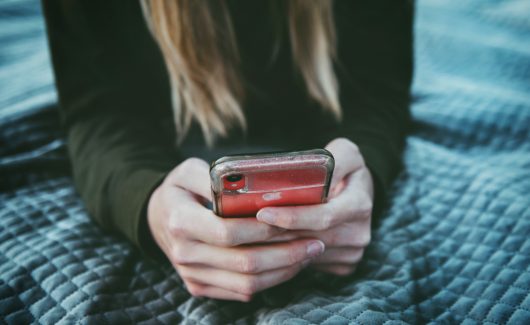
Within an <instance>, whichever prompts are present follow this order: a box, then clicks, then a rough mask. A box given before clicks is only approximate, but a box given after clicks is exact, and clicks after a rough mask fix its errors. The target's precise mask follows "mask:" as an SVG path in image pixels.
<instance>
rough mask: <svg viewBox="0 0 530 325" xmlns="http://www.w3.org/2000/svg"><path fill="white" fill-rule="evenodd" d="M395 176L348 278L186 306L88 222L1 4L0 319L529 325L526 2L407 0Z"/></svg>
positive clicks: (318, 278) (45, 70)
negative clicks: (406, 61)
mask: <svg viewBox="0 0 530 325" xmlns="http://www.w3.org/2000/svg"><path fill="white" fill-rule="evenodd" d="M415 30H416V37H415V47H416V49H415V56H416V57H415V61H416V71H415V80H414V86H413V96H414V102H413V105H412V112H413V117H414V123H415V127H414V131H413V133H412V134H411V135H410V136H409V137H408V141H407V148H406V151H405V153H404V158H403V159H404V169H403V171H402V172H401V174H400V176H399V178H398V180H397V181H396V183H395V186H394V188H393V191H392V193H391V199H390V203H389V206H388V209H387V211H386V212H385V213H384V215H383V216H382V217H381V218H379V219H378V220H376V221H375V222H374V230H373V242H372V244H371V245H370V247H369V249H368V251H367V253H366V256H365V259H364V261H363V262H362V264H361V265H360V266H359V269H358V271H357V273H355V274H354V275H352V276H350V277H346V278H334V277H331V276H327V275H323V274H316V273H314V272H310V271H306V272H304V273H302V274H301V275H299V276H298V277H297V278H295V279H294V280H292V281H290V282H288V283H285V284H283V285H281V286H280V287H277V288H273V289H271V290H268V291H266V292H264V293H263V294H260V295H258V296H257V297H256V299H255V300H254V301H252V302H251V303H246V304H244V303H236V302H224V301H218V300H211V299H202V298H193V297H191V296H190V295H189V294H188V293H187V292H186V290H185V289H184V288H183V285H182V281H181V280H180V279H179V277H178V276H177V275H176V274H175V272H174V271H173V270H172V269H171V267H170V266H169V265H168V264H163V263H162V264H160V263H159V262H154V261H150V260H148V259H146V258H143V257H142V256H141V255H140V254H139V253H138V251H137V250H136V249H135V248H134V247H132V246H131V245H130V244H129V243H128V242H126V241H125V240H123V239H122V238H120V237H119V236H116V235H113V234H109V233H105V232H103V231H102V230H100V229H99V228H98V227H97V226H96V225H95V224H94V223H93V222H92V221H91V219H90V218H89V216H88V215H87V213H86V211H85V209H84V207H83V203H82V202H81V201H80V199H79V197H78V195H77V194H76V191H75V189H74V186H73V183H72V179H71V177H70V174H69V164H68V160H67V157H66V149H65V141H64V138H63V135H62V132H61V130H60V127H59V119H58V115H57V110H56V102H57V97H56V93H55V89H54V86H53V77H52V73H51V68H50V63H49V56H48V53H47V48H46V40H45V35H44V26H43V21H42V17H41V12H40V7H39V3H38V2H37V1H35V0H2V1H0V323H8V324H22V323H43V324H52V323H53V324H55V323H57V324H70V323H96V324H105V323H163V324H174V323H177V322H183V323H188V324H196V323H242V324H244V323H288V324H307V323H323V324H343V323H361V324H369V323H370V324H371V323H377V324H381V323H391V324H394V323H395V324H398V323H428V322H434V323H456V322H458V323H460V322H463V323H466V324H475V323H490V324H504V323H512V324H525V323H526V324H530V295H529V293H530V1H528V0H504V1H494V0H459V1H449V0H419V1H418V2H417V3H416V27H415Z"/></svg>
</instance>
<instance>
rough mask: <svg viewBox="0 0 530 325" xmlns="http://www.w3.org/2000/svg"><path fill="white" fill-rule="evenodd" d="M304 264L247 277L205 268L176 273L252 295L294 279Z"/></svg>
mask: <svg viewBox="0 0 530 325" xmlns="http://www.w3.org/2000/svg"><path fill="white" fill-rule="evenodd" d="M305 265H307V264H306V263H304V264H302V263H300V264H297V265H294V266H290V267H286V268H283V269H277V270H272V271H267V272H263V273H260V274H255V275H249V274H242V273H237V272H231V271H226V270H219V269H215V268H210V267H206V266H195V265H194V266H179V267H178V272H179V274H180V276H181V277H182V278H183V279H185V280H186V281H193V282H200V283H204V284H207V285H210V286H214V287H218V288H222V289H225V290H229V291H233V292H237V293H240V294H243V295H253V294H255V293H257V292H259V291H262V290H265V289H267V288H270V287H273V286H275V285H277V284H280V283H282V282H285V281H287V280H289V279H291V278H292V277H294V276H295V275H296V274H297V273H298V272H299V271H300V270H301V269H302V267H304V266H305Z"/></svg>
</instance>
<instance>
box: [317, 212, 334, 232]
mask: <svg viewBox="0 0 530 325" xmlns="http://www.w3.org/2000/svg"><path fill="white" fill-rule="evenodd" d="M334 219H335V209H333V208H331V207H329V208H328V209H327V211H326V213H324V215H323V216H322V218H320V222H319V223H317V226H316V229H315V230H325V229H329V228H331V226H332V225H333V220H334Z"/></svg>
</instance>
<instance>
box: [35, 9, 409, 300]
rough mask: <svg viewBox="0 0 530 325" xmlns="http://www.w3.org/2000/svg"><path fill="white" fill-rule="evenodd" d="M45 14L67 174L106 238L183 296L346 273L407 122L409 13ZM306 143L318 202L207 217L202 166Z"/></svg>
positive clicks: (228, 295) (392, 169) (246, 292)
mask: <svg viewBox="0 0 530 325" xmlns="http://www.w3.org/2000/svg"><path fill="white" fill-rule="evenodd" d="M44 8H45V14H46V20H47V25H48V34H49V42H50V47H51V53H52V58H53V63H54V69H55V74H56V82H57V88H58V91H59V98H60V104H61V115H62V118H63V121H64V125H65V126H66V129H67V136H68V144H69V153H70V156H71V160H72V164H73V171H74V179H75V182H76V186H77V188H78V190H79V192H80V194H81V196H82V198H83V199H84V202H85V203H86V206H87V209H88V211H89V213H90V215H91V216H93V217H94V219H95V220H96V221H97V222H98V223H99V224H100V225H101V226H102V227H103V228H106V229H111V230H117V231H119V232H121V233H122V234H124V235H125V236H127V237H128V238H129V239H130V240H131V241H132V242H134V243H136V244H137V245H138V246H139V247H140V248H141V249H142V250H143V251H144V252H146V253H148V254H157V253H159V252H163V254H165V256H166V257H167V258H168V259H169V261H170V262H171V263H172V264H173V265H174V267H175V269H176V271H177V272H178V273H179V275H180V276H181V277H182V279H183V280H184V282H185V284H186V286H187V289H188V290H189V291H190V293H191V294H193V295H197V296H207V297H213V298H221V299H231V300H242V301H248V300H249V299H251V297H252V295H253V294H255V293H256V292H259V291H261V290H263V289H266V288H268V287H271V286H274V285H276V284H279V283H281V282H283V281H286V280H288V279H290V278H292V277H293V276H294V275H295V274H296V273H297V272H299V271H300V270H301V269H302V268H304V267H307V266H310V267H312V268H314V269H316V270H320V271H324V272H330V273H334V274H338V275H346V274H350V273H351V272H353V271H354V269H355V266H356V264H357V263H358V262H359V261H360V259H361V257H362V255H363V251H364V248H365V247H366V246H367V245H368V243H369V241H370V223H371V218H372V210H373V211H375V213H377V211H378V210H379V209H380V207H381V206H382V201H383V200H384V197H385V192H386V190H387V189H388V186H389V183H390V182H391V180H392V178H393V177H394V175H395V174H396V171H397V170H398V167H399V162H400V152H401V149H402V146H403V139H404V136H405V134H406V129H407V125H408V123H409V111H408V102H409V87H410V81H411V71H412V54H411V53H412V51H411V48H412V40H411V39H412V37H411V29H412V5H411V3H410V2H409V1H408V0H377V1H374V0H366V1H365V0H355V1H354V0H352V1H346V0H343V1H340V0H337V1H331V0H320V1H316V0H315V1H310V0H288V1H281V0H276V1H274V0H271V1H236V0H225V1H223V0H219V1H214V0H211V1H206V0H166V1H163V0H142V1H141V2H136V1H108V0H85V1H82V0H76V1H72V0H63V1H56V0H49V1H44ZM318 147H325V148H326V149H328V150H329V151H331V153H332V154H333V155H334V157H335V160H336V167H335V170H334V174H333V179H332V183H331V198H330V200H329V201H328V202H327V203H325V204H321V205H314V206H298V207H276V208H264V209H262V210H261V211H259V212H258V214H257V218H240V219H236V218H232V219H224V218H219V217H217V216H215V215H214V214H213V213H212V211H211V210H209V209H207V208H206V207H205V206H204V204H203V203H204V201H205V200H211V197H210V184H209V176H208V170H209V166H208V163H207V161H209V160H211V159H215V158H218V157H221V156H223V155H226V154H229V153H236V152H237V153H241V152H254V151H257V152H263V151H271V150H302V149H311V148H318ZM374 193H375V194H374ZM374 195H375V196H374ZM374 200H375V201H374ZM373 203H375V205H374V204H373ZM372 206H374V209H372ZM258 244H259V245H258Z"/></svg>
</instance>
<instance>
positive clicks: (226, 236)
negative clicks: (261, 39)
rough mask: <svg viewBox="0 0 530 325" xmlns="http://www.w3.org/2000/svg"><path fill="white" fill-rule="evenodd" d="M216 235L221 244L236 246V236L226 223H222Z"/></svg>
mask: <svg viewBox="0 0 530 325" xmlns="http://www.w3.org/2000/svg"><path fill="white" fill-rule="evenodd" d="M215 237H216V241H217V243H219V245H221V246H234V245H235V244H236V243H235V236H234V234H233V232H232V231H231V229H230V228H229V227H228V226H227V225H226V224H224V223H221V224H220V225H219V226H218V227H217V229H216V231H215Z"/></svg>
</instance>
